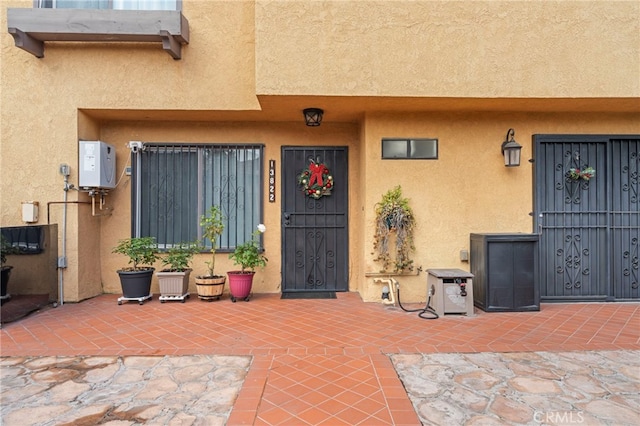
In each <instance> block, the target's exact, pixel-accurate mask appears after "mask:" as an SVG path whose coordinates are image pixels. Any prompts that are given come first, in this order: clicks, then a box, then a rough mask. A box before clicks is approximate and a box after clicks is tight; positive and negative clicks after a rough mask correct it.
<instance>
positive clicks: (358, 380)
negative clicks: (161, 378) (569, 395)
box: [0, 293, 640, 426]
mask: <svg viewBox="0 0 640 426" xmlns="http://www.w3.org/2000/svg"><path fill="white" fill-rule="evenodd" d="M117 297H118V296H117V295H104V296H100V297H96V298H93V299H90V300H87V301H84V302H81V303H75V304H74V303H67V304H65V305H63V306H60V307H58V308H55V309H45V310H41V311H40V312H38V313H35V314H33V315H30V316H29V317H26V318H24V319H22V320H20V321H18V322H15V323H10V324H3V326H2V329H0V353H1V354H2V356H42V355H70V356H73V355H79V354H82V355H101V356H112V355H171V354H176V355H190V354H191V355H192V354H219V355H243V356H252V357H253V359H252V364H251V368H250V371H249V373H248V375H247V377H246V379H245V382H244V384H243V388H242V390H241V391H240V394H239V395H238V400H237V402H236V405H235V407H234V410H233V411H232V413H231V416H230V417H229V421H228V423H227V424H228V425H246V424H252V425H265V426H266V425H269V426H274V425H278V426H282V425H295V426H303V425H331V426H339V425H350V426H353V425H357V424H361V425H366V426H369V425H396V426H399V425H412V426H414V425H417V424H419V422H418V417H417V415H416V413H415V411H414V410H413V407H412V405H411V402H410V401H409V399H408V397H407V395H406V392H405V390H404V388H403V386H402V383H401V382H400V380H399V379H398V377H397V373H396V372H395V370H394V368H393V365H392V364H391V362H390V360H389V358H388V356H387V354H394V353H436V352H461V353H464V352H478V351H494V352H512V351H540V350H549V351H559V350H562V351H566V350H606V349H639V348H640V303H620V304H615V303H588V304H587V303H584V304H581V303H575V304H562V303H557V304H556V303H554V304H542V306H541V310H540V311H534V312H484V311H482V310H479V309H476V310H475V312H474V316H472V317H466V316H464V315H444V316H442V317H441V318H439V319H437V320H425V319H421V318H419V317H418V316H417V314H416V313H407V312H404V311H402V310H401V309H399V308H396V307H393V306H387V305H381V304H377V303H363V302H362V301H361V299H360V297H359V295H357V294H356V293H340V294H338V297H337V299H334V300H286V301H285V300H281V299H280V297H279V295H277V294H255V295H254V296H253V297H252V299H251V301H250V303H246V302H243V301H239V302H238V303H231V302H230V301H229V300H225V299H222V300H219V301H215V302H211V303H209V302H203V301H201V300H199V299H197V298H193V297H192V298H190V299H188V300H187V301H186V302H185V303H160V302H159V301H158V299H157V296H155V297H154V299H153V300H151V301H147V302H145V304H144V305H142V306H141V305H138V304H137V303H125V304H123V305H118V304H117ZM423 307H424V304H421V305H419V304H416V305H415V306H414V307H413V308H414V309H415V308H423Z"/></svg>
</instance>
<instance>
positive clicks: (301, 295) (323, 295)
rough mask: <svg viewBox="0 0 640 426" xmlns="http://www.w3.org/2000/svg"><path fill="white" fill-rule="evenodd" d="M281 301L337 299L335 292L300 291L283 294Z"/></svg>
mask: <svg viewBox="0 0 640 426" xmlns="http://www.w3.org/2000/svg"><path fill="white" fill-rule="evenodd" d="M280 298H281V299H335V298H336V292H335V291H299V292H295V293H282V297H280Z"/></svg>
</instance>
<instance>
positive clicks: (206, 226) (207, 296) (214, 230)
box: [195, 206, 226, 302]
mask: <svg viewBox="0 0 640 426" xmlns="http://www.w3.org/2000/svg"><path fill="white" fill-rule="evenodd" d="M200 226H201V227H202V232H203V238H206V239H208V240H209V241H210V242H211V250H210V252H211V260H210V261H208V262H205V264H206V265H207V269H208V271H207V272H208V273H207V275H199V276H197V277H196V279H195V281H196V289H197V290H198V297H199V298H200V299H201V300H206V301H209V302H210V301H212V300H214V299H216V300H217V299H220V296H221V295H222V292H223V291H224V283H225V281H226V278H225V276H224V275H216V274H215V270H214V267H215V264H216V246H217V245H218V238H220V235H222V231H224V221H223V216H222V211H221V210H220V207H218V206H211V207H210V208H209V211H208V214H206V215H202V216H201V218H200Z"/></svg>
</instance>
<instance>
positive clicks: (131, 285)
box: [112, 237, 158, 305]
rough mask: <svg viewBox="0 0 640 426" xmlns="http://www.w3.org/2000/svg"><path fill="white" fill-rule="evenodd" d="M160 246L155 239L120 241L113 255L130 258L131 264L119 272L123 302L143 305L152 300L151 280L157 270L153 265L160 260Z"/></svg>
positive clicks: (141, 238)
mask: <svg viewBox="0 0 640 426" xmlns="http://www.w3.org/2000/svg"><path fill="white" fill-rule="evenodd" d="M157 251H158V246H157V244H156V242H155V239H154V238H153V237H133V238H126V239H123V240H120V241H119V242H118V245H117V246H116V247H115V248H114V249H113V251H112V252H113V253H118V254H122V255H124V256H127V257H128V258H129V264H130V265H132V266H127V267H124V268H121V269H120V270H118V271H117V272H118V275H119V276H120V285H121V286H122V296H123V297H120V298H119V299H118V305H121V304H122V301H123V300H137V301H138V302H139V303H140V304H141V305H142V304H143V302H144V301H145V300H147V299H151V278H152V276H153V271H154V270H155V268H154V267H153V266H151V265H153V263H154V262H155V261H156V260H157V259H158V255H157Z"/></svg>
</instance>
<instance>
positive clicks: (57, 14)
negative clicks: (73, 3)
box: [7, 8, 189, 59]
mask: <svg viewBox="0 0 640 426" xmlns="http://www.w3.org/2000/svg"><path fill="white" fill-rule="evenodd" d="M7 27H8V31H9V34H11V35H12V36H13V38H14V41H15V45H16V47H19V48H21V49H24V50H26V51H27V52H29V53H31V54H32V55H34V56H36V57H38V58H42V57H44V42H46V41H82V42H85V41H86V42H112V41H115V42H161V43H162V47H163V49H164V50H166V51H167V52H168V53H169V55H171V57H172V58H173V59H180V58H181V57H182V45H183V44H188V43H189V22H188V21H187V19H186V18H185V17H184V15H182V12H180V11H173V10H104V9H38V8H33V9H18V8H9V9H8V10H7Z"/></svg>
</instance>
